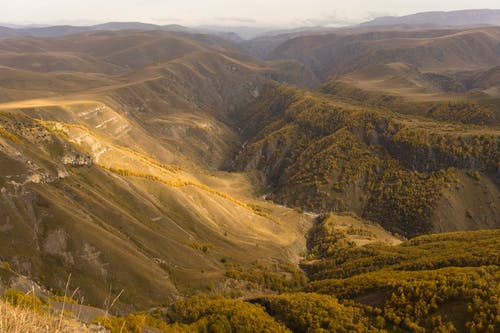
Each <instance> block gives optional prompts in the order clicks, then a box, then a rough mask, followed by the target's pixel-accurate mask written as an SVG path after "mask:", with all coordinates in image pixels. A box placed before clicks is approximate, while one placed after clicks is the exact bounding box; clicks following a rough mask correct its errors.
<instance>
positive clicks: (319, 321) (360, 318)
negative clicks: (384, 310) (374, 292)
mask: <svg viewBox="0 0 500 333" xmlns="http://www.w3.org/2000/svg"><path fill="white" fill-rule="evenodd" d="M252 302H254V303H258V304H261V305H263V306H264V307H265V308H266V310H267V312H269V314H270V315H271V316H273V317H274V318H275V319H276V320H278V321H280V322H283V323H285V325H286V326H287V327H288V328H289V329H291V330H292V331H293V332H296V333H302V332H303V333H306V332H339V333H347V332H380V329H379V328H377V327H375V325H376V323H375V322H374V321H373V320H372V318H370V317H369V316H367V313H366V311H364V309H363V307H362V306H354V305H347V304H345V305H344V304H341V303H339V301H338V300H337V299H336V298H335V297H331V296H327V295H319V294H306V293H294V294H283V295H279V296H267V297H263V298H259V299H256V300H252ZM382 323H383V322H382ZM380 326H382V327H383V325H380ZM382 327H380V328H382Z"/></svg>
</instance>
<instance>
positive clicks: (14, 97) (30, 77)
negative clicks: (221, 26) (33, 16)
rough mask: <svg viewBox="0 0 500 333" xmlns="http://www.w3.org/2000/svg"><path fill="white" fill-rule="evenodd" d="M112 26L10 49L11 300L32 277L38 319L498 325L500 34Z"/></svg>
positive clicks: (216, 324)
mask: <svg viewBox="0 0 500 333" xmlns="http://www.w3.org/2000/svg"><path fill="white" fill-rule="evenodd" d="M128 27H134V29H136V28H140V29H143V30H128V29H127V28H128ZM100 28H103V29H106V30H95V31H94V30H91V31H78V33H76V34H73V35H66V33H63V34H61V35H58V36H54V37H51V38H39V37H33V36H22V37H13V38H3V39H1V40H0V195H1V198H2V200H0V212H2V214H0V215H1V216H0V262H1V263H2V264H1V266H0V294H1V293H3V294H4V296H5V294H7V296H8V295H9V294H10V295H11V297H10V298H8V297H6V296H5V297H3V298H2V300H1V302H0V307H2V306H3V307H4V309H5V311H9V313H16V311H19V313H20V315H22V316H27V317H29V316H30V312H29V311H31V310H33V309H32V308H30V307H28V308H26V307H24V308H23V307H22V306H21V307H19V304H18V303H16V302H17V301H18V300H22V299H24V297H25V296H26V293H27V292H28V294H29V290H30V287H31V286H32V285H35V286H37V288H35V289H36V291H33V290H32V293H34V294H35V296H36V298H29V299H30V302H32V303H33V302H34V303H36V304H38V301H39V302H41V304H43V313H42V314H41V315H42V318H46V317H43V316H45V315H48V316H50V315H53V314H54V311H56V313H57V309H58V308H57V306H60V305H61V303H71V304H73V305H74V306H73V307H72V308H71V309H72V310H70V312H72V313H73V314H74V315H75V317H76V318H74V319H76V320H75V321H72V320H71V318H70V317H71V316H69V317H68V318H66V317H65V316H66V315H67V313H64V314H63V315H62V316H61V318H62V317H64V319H65V320H66V319H68V323H67V324H68V325H80V324H82V325H83V323H82V322H84V323H85V325H86V326H82V329H84V328H85V327H86V328H88V329H91V327H90V323H92V322H93V324H96V323H100V325H101V326H104V327H106V328H107V329H109V330H110V331H111V332H126V331H127V330H128V331H130V332H141V330H142V329H143V328H145V329H144V331H147V330H148V329H151V331H152V332H155V330H154V329H157V330H158V331H159V332H161V331H164V332H172V331H173V332H183V331H185V332H192V331H200V332H211V331H215V332H226V331H231V330H232V331H240V330H241V331H245V330H246V331H272V332H289V331H293V332H308V331H321V329H323V330H326V331H334V332H338V331H340V332H342V331H346V332H347V331H366V332H384V331H390V332H407V331H414V332H424V331H432V330H434V329H438V328H439V329H441V330H442V331H445V328H446V329H448V330H450V331H453V330H452V329H451V327H452V326H454V327H456V328H457V330H458V331H460V332H462V331H471V332H472V331H474V329H476V328H477V330H478V331H486V332H494V329H495V325H497V324H498V320H497V319H496V318H497V317H495V311H496V310H495V306H496V305H495V304H494V301H495V299H496V297H497V296H498V295H497V294H498V290H497V285H498V262H499V258H498V249H497V247H496V246H495V244H496V243H497V242H498V238H499V235H498V232H497V231H496V229H498V228H499V226H500V220H499V217H500V212H499V209H500V173H499V172H500V169H499V167H500V164H499V163H500V155H499V154H500V132H499V128H498V125H499V124H500V108H498V104H497V99H498V96H497V94H496V89H497V88H498V80H497V76H498V75H497V74H498V73H497V72H498V71H497V69H498V66H499V62H498V51H499V50H498V45H499V44H498V43H499V41H500V31H499V30H498V29H497V28H495V27H488V28H485V27H482V28H473V29H421V30H419V29H396V28H391V29H386V30H383V29H382V30H373V31H368V30H363V29H359V30H358V29H357V28H353V29H345V30H342V29H339V30H335V31H333V32H332V31H321V32H319V33H318V34H316V35H310V34H309V33H307V34H302V33H301V32H293V33H292V35H293V36H291V35H290V36H288V37H287V38H284V39H281V37H280V36H275V37H276V40H275V42H277V44H276V45H275V44H273V46H272V47H273V48H274V50H273V51H272V52H271V53H270V56H269V57H266V59H262V58H259V57H257V56H255V52H253V53H250V52H247V51H245V46H244V45H241V44H238V43H236V42H233V41H230V40H228V39H227V38H223V37H221V36H215V35H209V34H202V33H196V32H193V31H184V30H183V29H181V28H179V29H177V28H178V27H172V29H175V30H176V31H164V29H157V28H156V27H155V26H142V25H139V26H137V25H136V24H132V23H126V24H121V23H113V24H109V25H106V26H103V27H100ZM100 28H99V29H100ZM122 29H127V30H122ZM178 30H182V31H178ZM68 31H69V32H71V29H69V30H68ZM295 33H297V35H295ZM270 47H271V46H270ZM480 230H486V231H480ZM454 231H460V233H451V234H438V235H429V234H435V233H443V232H454ZM408 239H409V240H408ZM70 277H71V278H70ZM68 281H69V282H68ZM476 283H477V284H479V285H480V286H481V288H479V287H477V286H476ZM13 289H18V290H20V291H22V293H19V292H15V291H13ZM68 289H69V290H75V293H74V294H73V295H72V297H70V298H71V300H70V299H67V298H68V294H67V290H68ZM427 289H428V290H431V291H433V292H434V293H435V294H436V297H434V298H433V296H432V295H430V294H428V293H426V292H424V290H427ZM204 293H207V294H208V295H203V294H204ZM23 295H24V296H23ZM63 295H64V296H63ZM65 297H66V298H65ZM115 298H116V299H115ZM37 299H38V301H37ZM51 300H52V301H54V302H51ZM113 300H115V302H113ZM79 302H80V303H83V304H81V305H77V304H76V303H79ZM53 303H54V304H56V305H55V306H56V308H55V309H56V310H54V308H53V307H54V304H53ZM111 303H113V306H112V308H113V309H112V311H111V313H112V314H114V315H116V316H114V317H113V316H107V315H109V313H107V312H109V311H108V310H109V309H110V307H111ZM75 309H76V310H75ZM78 309H85V311H84V313H87V312H90V315H88V316H86V318H84V319H82V318H79V317H78V314H79V313H78V311H79V310H78ZM469 309H470V310H469ZM455 310H456V311H458V313H459V314H461V318H459V316H457V315H455V314H454V313H455V312H454V311H455ZM26 311H27V312H26ZM103 312H104V313H103ZM314 313H320V314H321V316H323V317H325V318H327V319H325V320H323V321H322V320H318V316H319V315H317V316H314V315H313V314H314ZM38 315H40V313H38V314H36V311H35V314H34V316H35V318H34V320H35V321H38V322H39V320H40V318H39V316H38ZM68 315H69V314H68ZM427 315H429V316H427ZM37 316H38V317H37ZM3 317H5V315H3V313H2V312H0V323H3V322H2V319H3ZM98 317H99V318H98ZM52 319H53V318H52ZM52 319H51V318H49V319H47V320H52ZM96 325H97V324H96ZM92 327H93V326H92ZM491 327H493V330H492V329H491ZM1 330H2V328H1V327H0V331H1Z"/></svg>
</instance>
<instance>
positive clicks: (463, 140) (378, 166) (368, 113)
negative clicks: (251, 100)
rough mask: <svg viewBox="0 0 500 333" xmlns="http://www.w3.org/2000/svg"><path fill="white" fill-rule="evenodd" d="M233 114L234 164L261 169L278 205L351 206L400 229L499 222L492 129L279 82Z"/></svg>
mask: <svg viewBox="0 0 500 333" xmlns="http://www.w3.org/2000/svg"><path fill="white" fill-rule="evenodd" d="M242 123H243V124H246V127H245V132H244V134H247V135H248V138H249V139H250V140H249V142H248V143H247V144H246V145H245V147H244V149H243V151H242V153H241V155H240V156H239V158H238V162H237V164H236V165H237V167H239V168H240V169H242V170H258V171H260V173H261V175H262V177H263V179H264V181H265V182H266V183H267V184H269V191H270V193H269V195H268V197H269V198H271V199H273V200H275V201H279V202H281V203H283V204H285V205H291V206H295V207H301V208H303V209H306V210H313V211H332V210H333V211H340V212H342V211H354V212H356V213H357V214H358V215H360V216H364V217H366V218H368V219H371V220H374V221H376V222H378V223H380V224H381V225H382V226H383V227H384V228H386V229H388V230H390V231H393V232H397V233H400V234H403V235H405V236H415V235H418V234H421V233H426V232H429V231H431V230H440V231H446V230H457V229H459V230H460V229H462V228H465V229H470V228H472V229H476V228H485V227H498V225H499V222H500V221H499V220H498V207H500V206H499V204H500V202H499V201H498V194H499V188H498V162H499V156H498V152H499V151H500V146H499V145H500V137H499V135H498V130H497V129H495V128H474V127H470V128H466V127H463V126H458V125H451V124H444V123H436V122H432V121H426V120H419V119H415V118H408V117H405V116H401V115H397V114H394V113H390V112H388V111H382V110H377V109H373V108H371V107H368V106H366V105H359V103H358V105H355V103H352V102H351V103H349V102H348V101H345V100H344V101H338V100H335V99H332V98H331V97H328V96H325V95H320V94H313V93H310V92H303V91H300V90H297V89H293V88H288V87H282V86H274V87H273V88H270V89H269V90H268V91H267V94H266V96H265V97H264V98H263V99H262V100H261V101H259V102H257V103H256V104H255V105H254V108H253V109H252V112H249V114H248V118H246V119H243V120H242ZM258 124H266V125H264V126H263V127H260V130H259V129H258V128H259V127H258ZM470 178H472V179H473V180H471V179H470ZM476 186H477V189H481V190H478V191H475V190H474V189H475V188H476ZM472 193H474V194H473V195H472ZM469 194H471V196H469ZM474 196H476V197H475V198H474V199H473V197H474ZM476 199H477V200H476ZM470 200H472V201H470ZM465 202H470V204H465ZM479 202H487V203H488V205H487V206H483V205H481V204H479ZM450 204H451V206H452V207H455V208H456V207H460V206H461V205H463V207H464V208H465V207H467V208H466V211H465V212H464V211H462V210H461V209H455V210H454V209H453V208H452V209H448V208H447V207H449V205H450ZM468 209H472V211H468ZM467 211H468V212H467ZM462 214H463V215H462ZM444 216H446V218H444Z"/></svg>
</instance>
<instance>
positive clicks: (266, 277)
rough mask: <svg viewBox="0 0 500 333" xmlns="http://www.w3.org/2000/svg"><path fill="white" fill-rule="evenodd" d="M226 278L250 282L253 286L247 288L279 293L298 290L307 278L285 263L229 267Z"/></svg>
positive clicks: (303, 285) (304, 284)
mask: <svg viewBox="0 0 500 333" xmlns="http://www.w3.org/2000/svg"><path fill="white" fill-rule="evenodd" d="M228 266H229V265H228ZM226 276H227V277H229V278H232V279H236V280H243V281H248V282H251V283H252V284H253V285H250V286H249V287H257V286H260V287H263V288H264V289H267V290H273V291H279V292H287V291H295V290H299V289H301V288H303V287H305V286H306V284H307V277H306V276H305V274H304V272H302V271H301V270H299V269H297V268H296V267H295V266H294V265H292V264H285V263H280V264H275V265H265V264H263V263H260V262H254V263H253V265H252V266H251V267H250V268H248V269H244V268H242V267H241V266H234V265H233V266H229V268H228V270H227V272H226Z"/></svg>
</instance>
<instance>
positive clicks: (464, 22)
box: [361, 9, 500, 27]
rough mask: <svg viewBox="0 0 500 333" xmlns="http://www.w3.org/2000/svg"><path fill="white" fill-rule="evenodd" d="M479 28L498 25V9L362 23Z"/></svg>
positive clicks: (499, 19) (400, 17) (426, 14)
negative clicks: (480, 26)
mask: <svg viewBox="0 0 500 333" xmlns="http://www.w3.org/2000/svg"><path fill="white" fill-rule="evenodd" d="M400 24H408V25H418V26H422V25H432V26H450V27H458V26H479V25H500V9H471V10H457V11H450V12H424V13H417V14H412V15H406V16H386V17H377V18H376V19H374V20H372V21H369V22H365V23H362V24H361V25H362V26H387V25H400Z"/></svg>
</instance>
